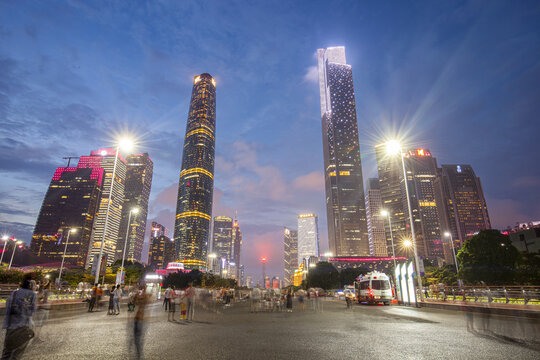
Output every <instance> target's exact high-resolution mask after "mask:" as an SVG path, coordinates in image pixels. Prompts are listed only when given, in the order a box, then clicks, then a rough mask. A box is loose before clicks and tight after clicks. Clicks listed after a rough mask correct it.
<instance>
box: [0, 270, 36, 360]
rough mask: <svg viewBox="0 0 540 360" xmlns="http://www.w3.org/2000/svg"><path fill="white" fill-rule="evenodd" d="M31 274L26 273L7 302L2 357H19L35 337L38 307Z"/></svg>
mask: <svg viewBox="0 0 540 360" xmlns="http://www.w3.org/2000/svg"><path fill="white" fill-rule="evenodd" d="M33 283H34V282H33V280H32V275H31V274H26V275H25V276H24V278H23V282H22V284H21V285H20V288H19V289H17V290H15V291H13V292H12V293H11V295H10V296H9V298H8V300H7V302H6V315H5V316H4V324H3V328H4V329H6V338H5V341H4V350H3V352H2V359H19V358H20V357H21V356H22V354H23V353H24V351H25V350H26V347H27V346H28V342H29V341H30V340H31V339H32V338H33V337H34V330H33V329H32V328H33V326H34V323H33V321H32V316H34V313H35V312H36V309H37V296H36V293H35V292H34V291H33Z"/></svg>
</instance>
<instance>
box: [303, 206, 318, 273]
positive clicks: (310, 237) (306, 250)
mask: <svg viewBox="0 0 540 360" xmlns="http://www.w3.org/2000/svg"><path fill="white" fill-rule="evenodd" d="M310 256H316V257H318V256H319V230H318V225H317V215H314V214H302V215H298V263H299V264H301V263H302V262H303V261H304V260H309V257H310Z"/></svg>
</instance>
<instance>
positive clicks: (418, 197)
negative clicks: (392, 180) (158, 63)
mask: <svg viewBox="0 0 540 360" xmlns="http://www.w3.org/2000/svg"><path fill="white" fill-rule="evenodd" d="M405 166H406V168H407V174H408V175H407V176H408V178H409V179H408V181H409V193H410V195H411V207H412V209H413V219H414V227H415V234H416V242H417V245H418V247H417V249H418V253H419V254H420V255H423V256H425V257H427V258H431V259H434V260H436V259H437V258H443V257H444V251H443V239H442V238H441V225H440V217H439V211H438V210H437V201H436V198H435V179H436V178H437V160H436V159H435V158H434V157H432V156H431V152H430V151H429V150H428V149H421V148H420V149H413V150H409V151H408V152H407V154H406V157H405ZM404 196H405V195H404Z"/></svg>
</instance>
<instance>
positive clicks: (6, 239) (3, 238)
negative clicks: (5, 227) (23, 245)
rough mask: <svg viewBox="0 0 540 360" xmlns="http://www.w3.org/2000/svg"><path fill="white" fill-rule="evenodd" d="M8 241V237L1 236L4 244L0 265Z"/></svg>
mask: <svg viewBox="0 0 540 360" xmlns="http://www.w3.org/2000/svg"><path fill="white" fill-rule="evenodd" d="M8 240H9V236H7V235H3V236H2V241H3V242H4V250H2V256H1V257H0V264H2V260H4V253H5V252H6V245H7V242H8Z"/></svg>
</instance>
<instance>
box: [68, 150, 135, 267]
mask: <svg viewBox="0 0 540 360" xmlns="http://www.w3.org/2000/svg"><path fill="white" fill-rule="evenodd" d="M78 166H81V167H82V166H86V167H89V168H96V167H97V168H99V167H101V168H103V170H104V177H103V189H102V192H101V199H100V202H99V205H98V212H97V214H96V217H95V220H94V226H93V231H92V237H91V239H90V252H89V254H88V258H87V261H86V267H87V268H88V267H90V266H91V265H92V263H93V261H94V257H95V255H98V254H99V253H100V249H101V243H102V241H103V238H104V237H103V234H104V233H105V243H104V246H103V256H105V257H106V258H107V265H111V264H112V263H113V262H114V261H115V259H116V247H117V244H118V233H119V230H120V222H121V220H122V206H123V205H124V186H125V181H126V160H125V159H124V157H123V156H122V155H121V154H116V149H99V150H97V151H92V152H91V153H90V156H81V158H80V160H79V165H78ZM113 172H114V183H113V182H112V178H113ZM111 185H112V192H111ZM110 195H112V199H111V203H110V206H108V202H109V196H110ZM107 211H108V214H109V215H108V216H107Z"/></svg>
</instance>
